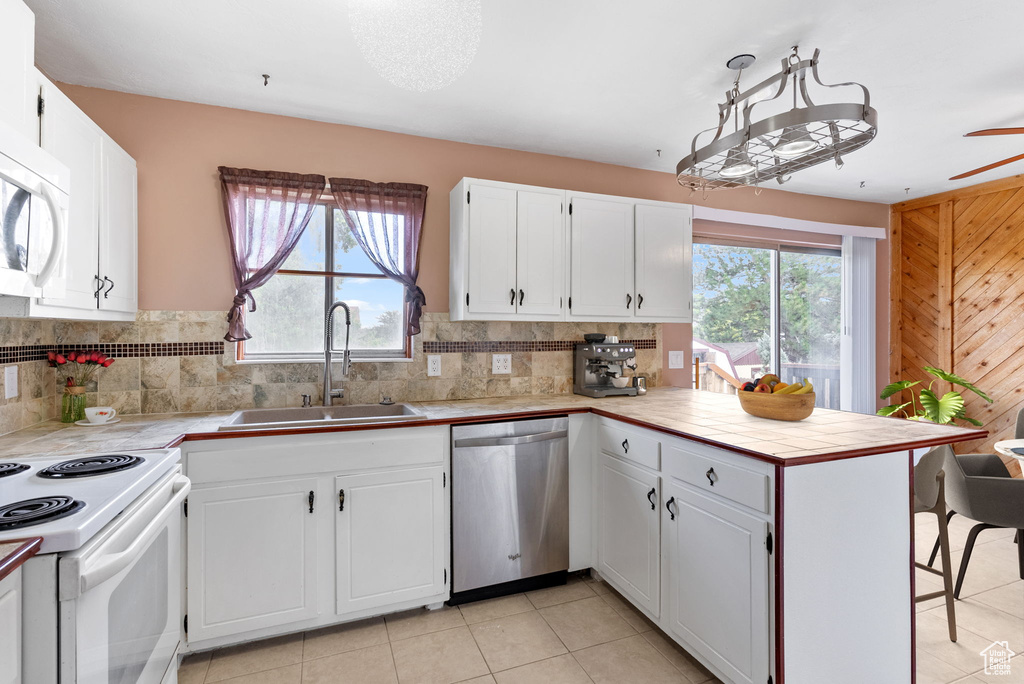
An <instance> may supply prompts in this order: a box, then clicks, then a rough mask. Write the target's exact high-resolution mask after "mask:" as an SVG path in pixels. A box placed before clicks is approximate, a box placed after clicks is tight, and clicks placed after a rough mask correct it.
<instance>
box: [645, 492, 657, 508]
mask: <svg viewBox="0 0 1024 684" xmlns="http://www.w3.org/2000/svg"><path fill="white" fill-rule="evenodd" d="M656 491H657V490H656V489H655V488H654V487H651V491H649V492H647V500H648V501H650V502H651V510H652V511H653V510H654V509H655V508H657V506H655V505H654V499H653V498H651V497H653V496H654V494H655V492H656Z"/></svg>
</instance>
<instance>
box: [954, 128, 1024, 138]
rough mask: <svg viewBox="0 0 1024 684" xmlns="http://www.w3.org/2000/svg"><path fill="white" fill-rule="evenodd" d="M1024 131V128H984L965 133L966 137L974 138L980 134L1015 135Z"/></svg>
mask: <svg viewBox="0 0 1024 684" xmlns="http://www.w3.org/2000/svg"><path fill="white" fill-rule="evenodd" d="M1016 133H1024V128H983V129H981V130H980V131H971V132H970V133H964V137H965V138H974V137H976V136H979V135H1014V134H1016Z"/></svg>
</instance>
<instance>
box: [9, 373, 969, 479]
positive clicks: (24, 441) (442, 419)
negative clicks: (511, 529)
mask: <svg viewBox="0 0 1024 684" xmlns="http://www.w3.org/2000/svg"><path fill="white" fill-rule="evenodd" d="M412 405H413V406H414V407H416V408H417V409H418V410H420V411H421V412H422V413H423V415H424V419H423V420H422V421H418V420H417V421H408V420H407V421H403V422H396V423H390V424H383V425H382V424H379V423H378V424H373V425H361V426H352V425H347V426H331V427H326V428H287V429H283V430H267V431H255V430H239V431H225V432H218V431H217V428H218V427H219V426H220V425H221V424H222V423H223V422H224V421H225V420H226V419H227V418H228V416H229V415H231V414H230V413H228V412H222V413H171V414H147V415H137V416H123V417H122V419H121V420H120V421H119V422H118V423H116V424H114V425H109V426H102V427H78V426H75V425H68V424H64V423H60V422H58V421H49V422H46V423H41V424H39V425H34V426H32V427H30V428H26V429H24V430H19V431H17V432H12V433H10V434H7V435H4V436H2V437H0V458H10V457H12V456H19V457H23V458H24V457H33V456H60V455H71V454H82V453H96V452H109V451H115V450H120V449H149V448H158V447H163V446H167V445H168V444H172V443H176V442H178V441H179V440H180V439H182V438H184V439H187V440H196V439H224V438H231V437H246V436H249V437H254V436H257V435H260V434H262V435H265V434H300V433H309V432H318V431H347V430H366V429H381V428H385V427H412V426H415V425H423V424H444V423H462V422H475V421H478V420H480V419H487V418H495V417H501V418H505V417H508V416H515V417H528V416H529V414H552V413H565V412H573V413H581V412H586V411H593V412H594V413H597V414H598V415H603V416H607V417H609V418H614V419H617V420H624V421H627V422H630V423H633V424H635V425H639V426H641V427H647V428H651V429H655V430H660V431H662V432H666V433H669V434H673V435H678V436H681V437H685V438H688V439H694V440H696V441H699V442H703V443H705V444H709V445H711V446H716V447H720V448H725V449H728V450H730V451H734V452H737V453H741V454H744V455H747V456H752V457H754V458H758V459H760V460H764V461H768V462H771V463H777V464H781V465H798V464H800V463H808V462H815V461H827V460H835V459H840V458H853V457H857V456H866V455H869V454H876V453H886V452H892V451H900V450H905V449H910V448H914V447H926V446H934V445H936V444H946V443H952V442H962V441H968V440H972V439H978V438H981V437H984V436H985V435H986V434H987V433H986V432H985V431H984V430H977V429H966V428H960V427H954V426H949V425H935V424H932V423H922V422H915V421H908V420H902V419H898V418H882V417H879V416H872V415H863V414H860V413H849V412H845V411H831V410H827V409H815V411H814V413H813V414H812V415H811V416H810V417H809V418H807V419H805V420H802V421H798V422H785V421H776V420H767V419H764V418H757V417H755V416H751V415H748V414H746V413H744V412H743V411H742V409H740V406H739V400H738V399H737V398H736V397H735V396H732V395H727V394H715V393H712V392H706V391H700V390H688V389H679V388H671V387H664V388H655V389H651V390H650V391H648V393H647V395H646V396H643V397H606V398H603V399H593V398H590V397H581V396H578V395H575V394H558V395H542V396H538V395H531V396H518V397H492V398H487V399H463V400H457V401H454V400H453V401H432V402H421V403H413V404H412Z"/></svg>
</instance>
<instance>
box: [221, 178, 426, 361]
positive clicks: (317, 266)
mask: <svg viewBox="0 0 1024 684" xmlns="http://www.w3.org/2000/svg"><path fill="white" fill-rule="evenodd" d="M373 218H374V219H375V220H376V221H378V222H379V223H380V224H381V225H383V226H386V227H387V228H389V229H392V230H391V231H390V232H391V233H392V234H394V235H398V236H401V235H403V234H404V231H403V228H404V225H403V223H404V221H405V220H406V219H405V216H403V215H400V214H385V213H380V214H376V215H375V216H374V217H373ZM396 249H397V251H398V253H399V254H400V255H401V256H403V257H404V253H405V249H406V246H405V245H404V244H401V243H400V244H398V245H397V247H396ZM253 296H254V297H255V299H256V303H257V307H256V310H255V311H247V312H246V313H245V326H246V328H247V329H248V330H249V332H250V333H251V334H252V339H250V340H247V341H246V342H245V343H244V344H240V345H239V353H238V355H239V358H240V359H245V360H262V361H267V360H316V361H319V360H321V359H322V358H323V351H324V348H323V345H324V340H323V338H324V318H325V317H326V313H327V309H328V308H329V307H330V305H331V304H332V303H333V302H334V301H337V300H339V299H340V300H344V301H345V302H346V303H347V304H348V305H349V306H350V307H351V309H352V332H351V349H352V357H353V358H356V359H359V358H363V359H370V358H373V359H388V358H390V359H401V358H408V357H409V356H410V353H411V344H410V338H409V336H408V334H407V333H408V330H409V307H408V306H407V305H406V288H405V286H403V284H402V283H400V282H398V281H396V280H394V279H392V278H391V277H389V276H388V275H387V274H385V273H384V272H383V271H382V270H381V269H380V268H379V267H378V266H377V265H376V264H375V263H374V262H373V261H372V260H371V259H370V258H369V256H368V255H367V253H366V252H365V251H364V250H363V248H361V247H360V245H359V243H358V242H357V241H356V238H355V236H353V234H352V232H351V230H350V229H349V225H348V222H347V221H346V220H345V218H344V216H343V215H342V212H341V210H340V209H339V208H338V206H337V204H336V203H335V201H334V199H333V198H331V197H325V198H324V199H323V200H322V201H321V202H320V203H318V204H317V206H316V207H315V209H314V212H313V215H312V217H311V219H310V221H309V224H308V225H307V226H306V230H305V231H304V232H303V234H302V237H301V238H300V240H299V242H298V244H297V245H296V246H295V249H294V250H293V251H292V253H291V254H290V255H289V256H288V258H287V259H286V260H285V262H284V263H283V264H282V266H281V269H280V270H279V271H278V272H277V273H276V274H275V275H274V276H273V277H272V278H271V279H270V280H269V281H268V282H267V283H266V284H265V285H263V286H262V287H261V288H259V289H258V290H255V291H254V292H253ZM335 326H336V327H335V331H334V334H335V339H336V340H344V334H345V321H344V317H343V316H339V317H336V319H335Z"/></svg>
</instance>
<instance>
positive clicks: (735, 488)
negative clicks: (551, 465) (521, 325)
mask: <svg viewBox="0 0 1024 684" xmlns="http://www.w3.org/2000/svg"><path fill="white" fill-rule="evenodd" d="M412 406H413V408H414V409H416V410H418V411H419V412H421V414H422V419H416V420H407V421H404V422H402V423H395V424H390V425H387V424H385V425H382V424H375V425H364V426H344V427H337V426H336V427H331V428H319V429H315V428H302V429H298V428H294V429H284V430H268V431H247V432H241V431H239V432H234V431H218V427H220V425H221V424H222V423H223V422H224V421H225V420H226V418H227V414H166V415H145V416H125V418H124V420H123V422H122V423H120V424H118V425H116V426H113V425H112V426H109V427H100V428H95V429H94V431H93V432H92V433H90V436H89V442H87V443H83V442H82V441H80V440H79V439H74V437H72V434H73V433H72V432H71V431H72V430H74V428H68V427H66V426H62V425H61V424H60V423H56V422H49V423H44V424H42V425H39V426H36V427H33V428H31V429H28V430H23V431H20V432H15V433H12V434H10V435H7V436H5V437H4V438H3V439H2V440H0V450H2V451H0V453H3V454H4V456H5V457H6V456H13V455H18V456H22V457H25V456H26V455H29V454H33V453H47V454H51V455H53V454H59V453H60V452H61V451H62V450H64V451H67V452H68V453H71V452H75V453H82V452H83V451H85V450H89V449H94V450H97V451H110V450H112V449H118V448H125V447H126V446H127V445H129V444H130V445H132V446H133V447H135V448H139V447H158V446H171V445H180V446H181V448H182V451H183V460H184V463H185V468H186V472H187V474H188V475H189V477H190V478H192V479H193V482H194V483H195V484H194V486H195V489H194V490H193V494H192V496H191V497H190V498H191V499H195V500H196V502H194V503H193V508H194V509H196V510H197V511H201V508H200V504H199V503H198V502H199V501H201V500H202V497H203V496H204V491H205V492H207V493H210V492H215V491H217V490H218V489H230V487H229V486H228V485H230V486H231V487H240V486H247V487H268V486H271V485H272V484H273V482H274V480H275V479H276V480H282V479H283V478H284V477H285V476H287V477H290V478H298V477H303V478H306V479H303V480H302V481H301V482H302V487H301V488H300V489H302V490H303V491H304V490H305V489H309V490H310V492H311V493H313V492H314V491H315V492H316V493H317V496H320V495H321V494H322V495H323V496H325V497H329V496H330V492H331V491H332V487H334V486H335V485H334V482H335V477H334V476H333V475H331V476H329V477H328V476H319V477H314V475H316V474H317V473H322V472H326V471H328V470H331V471H342V470H345V469H346V468H353V467H355V466H353V465H352V464H353V463H357V464H358V467H359V468H364V469H372V468H380V467H382V466H383V465H386V463H384V462H379V463H376V464H374V463H373V459H372V458H370V456H372V455H373V454H374V453H376V452H375V451H373V450H374V449H378V450H380V449H383V450H385V451H387V454H391V455H396V458H403V459H406V461H408V462H409V463H411V464H412V465H427V464H430V465H432V466H433V467H436V469H437V470H438V472H439V473H443V477H444V479H447V477H448V468H449V437H448V430H449V426H451V425H454V424H463V423H471V422H480V421H485V420H494V419H499V420H502V419H511V418H534V417H541V416H550V415H566V414H568V415H569V417H570V428H569V435H570V447H569V448H570V457H569V458H570V466H569V468H570V470H569V480H570V490H569V491H570V569H571V570H588V569H593V570H595V571H596V572H597V573H599V574H600V575H601V577H602V578H603V579H605V580H606V581H608V582H609V584H611V585H612V586H613V587H614V588H615V589H616V590H618V591H619V592H620V593H621V594H622V595H623V596H625V597H627V598H628V599H629V600H630V601H631V602H632V603H633V605H634V606H635V607H636V608H637V609H639V610H640V611H641V612H643V613H644V615H645V616H647V617H648V618H649V619H650V620H652V621H653V622H654V623H655V624H657V625H658V626H659V627H660V628H661V629H662V630H663V631H665V632H666V633H668V634H670V635H672V636H673V637H674V638H675V639H676V640H677V641H679V643H681V644H682V645H683V646H684V647H686V648H687V650H689V651H690V652H691V653H693V654H694V655H695V656H696V657H698V658H699V659H700V660H701V661H702V662H703V663H704V664H705V665H706V666H708V667H709V669H711V670H712V671H713V672H715V673H716V674H717V675H718V676H719V677H720V678H722V679H724V680H725V681H733V682H751V683H754V682H764V681H769V676H771V677H772V678H773V679H772V680H771V681H773V682H780V681H788V682H791V683H792V682H812V681H820V679H819V676H820V672H819V671H818V665H817V664H818V663H820V662H830V663H837V662H843V663H844V664H845V666H844V668H843V669H842V670H840V671H837V672H835V673H832V674H831V675H830V681H835V682H846V681H849V682H863V681H893V682H897V681H902V682H910V681H911V673H912V671H913V656H912V654H913V647H912V644H913V637H912V629H913V627H912V620H913V614H914V613H913V603H912V594H913V590H912V557H911V551H910V549H911V546H912V537H911V526H910V515H909V511H910V496H911V486H912V469H911V464H912V461H911V458H910V453H911V450H912V449H920V448H926V447H930V446H934V445H938V444H945V443H954V442H959V441H965V440H969V439H975V438H977V437H978V436H980V435H982V434H983V432H982V431H978V430H965V429H961V428H955V427H948V426H938V425H931V424H924V423H918V422H910V421H902V420H897V419H891V418H880V417H877V416H866V415H861V414H855V413H847V412H839V411H828V410H822V409H818V410H816V411H815V413H814V414H813V415H812V416H811V417H810V418H808V419H807V420H804V421H800V422H794V423H784V422H778V421H770V420H765V419H761V418H756V417H753V416H749V415H747V414H745V413H743V412H742V411H741V410H740V409H739V405H738V402H737V399H736V397H734V396H727V395H719V394H714V393H709V392H701V391H697V390H686V389H672V388H655V389H652V390H651V391H650V392H649V393H648V394H647V395H646V396H644V397H637V398H607V399H591V398H587V397H581V396H576V395H549V396H525V397H502V398H489V399H478V400H462V401H443V402H424V403H417V404H413V405H412ZM74 434H77V435H80V434H81V433H80V432H78V433H74ZM388 444H390V445H392V446H393V447H394V448H390V447H387V445H388ZM389 448H390V450H388V449H389ZM435 450H436V453H435ZM385 457H386V458H391V456H390V455H389V456H385ZM382 458H384V457H382ZM419 458H421V459H422V463H416V459H419ZM318 459H319V460H318ZM324 459H331V463H332V464H333V465H331V466H330V468H328V467H326V466H323V465H322V464H323V463H326V462H327V461H326V460H324ZM409 459H412V460H411V461H410V460H409ZM314 462H315V464H314ZM346 462H349V464H348V465H346ZM403 463H405V461H403ZM239 464H242V465H244V466H245V467H246V471H245V472H244V473H241V474H240V473H239V472H238V469H237V468H238V466H239ZM396 464H397V462H396ZM399 465H400V464H399ZM609 467H611V468H613V469H617V470H615V472H619V473H622V472H626V473H628V475H629V477H630V481H636V482H637V483H641V482H642V483H644V484H642V485H641V484H638V486H639V487H640V489H643V490H644V491H643V492H642V494H646V493H648V492H647V488H648V484H647V483H650V484H649V486H650V487H652V488H653V489H654V490H655V495H654V496H653V497H652V498H651V499H650V502H651V503H650V504H649V507H648V503H647V501H648V499H646V498H644V497H642V496H640V497H634V498H638V499H639V503H638V505H637V507H636V509H635V510H629V509H627V510H613V509H612V507H613V506H620V507H621V506H623V503H622V502H623V501H626V502H627V503H626V504H625V505H626V506H630V505H632V504H631V503H629V502H630V501H632V499H631V498H630V496H629V492H628V491H625V492H622V491H620V492H616V495H615V496H607V497H605V496H602V495H601V492H603V491H605V490H604V489H602V486H603V485H602V483H603V482H604V483H605V485H607V484H608V483H612V484H614V482H615V481H616V480H606V479H605V478H606V475H607V474H608V473H609V472H612V471H611V470H608V468H609ZM304 468H308V471H307V470H304ZM232 471H233V474H231V472H232ZM348 477H352V476H348ZM341 478H342V476H339V478H338V479H339V480H340V479H341ZM438 479H439V480H440V479H441V478H440V477H439V478H438ZM307 483H312V484H307ZM438 486H439V487H440V486H442V485H441V484H440V482H439V483H438ZM321 490H322V491H321ZM638 491H639V490H638ZM336 495H337V492H335V496H336ZM620 495H621V496H620ZM442 498H443V497H442ZM655 502H657V504H658V505H657V506H655ZM304 505H305V504H304ZM444 505H445V506H447V505H448V504H447V499H445V504H444ZM337 510H338V506H337V505H335V506H334V508H333V511H334V512H333V513H332V512H331V511H332V509H331V507H330V506H327V507H325V512H324V513H323V515H324V516H331V515H337V514H338V513H337ZM644 511H646V513H644ZM638 514H639V515H640V517H639V518H638V517H637V515H638ZM317 515H320V509H318V510H317ZM447 516H448V513H447V511H446V512H445V513H444V515H443V516H442V517H441V518H442V519H441V522H442V523H443V521H445V520H447ZM314 517H317V516H307V518H314ZM202 520H203V514H202V513H201V512H200V513H198V514H196V515H193V516H191V517H190V518H189V519H188V526H189V527H188V535H189V539H190V542H189V544H190V559H189V572H190V578H191V579H190V582H189V586H190V589H191V587H192V586H194V584H195V583H196V582H198V581H199V579H200V578H198V577H193V572H194V567H195V563H196V558H195V557H194V556H196V555H197V554H201V553H204V552H206V551H208V550H204V549H202V548H201V546H194V544H197V543H198V542H197V541H195V540H198V539H199V538H200V536H201V535H199V534H197V532H198V530H196V529H194V528H193V527H192V526H193V525H199V524H201V521H202ZM298 520H299V521H300V523H302V524H307V525H308V524H309V523H307V522H305V520H306V518H298ZM634 521H640V523H642V524H643V525H645V526H646V527H644V528H642V529H632V528H630V526H629V525H631V524H634ZM331 527H332V522H331V520H329V519H328V518H327V517H325V518H324V520H323V521H321V524H320V526H319V529H322V530H327V529H330V528H331ZM439 527H440V529H443V530H447V526H446V525H444V524H441V525H439ZM253 536H254V538H262V535H253ZM326 539H327V540H328V542H330V543H333V539H334V537H333V534H332V535H331V536H330V537H327V538H326ZM638 539H640V540H643V546H642V551H643V552H642V553H638V551H637V549H638V547H637V546H636V541H637V540H638ZM439 543H440V544H442V546H441V548H442V549H447V548H448V540H447V539H446V538H445V539H442V540H439ZM622 549H628V550H629V553H628V554H623V553H620V551H621V550H622ZM328 555H330V556H331V558H330V560H331V561H332V562H333V560H334V556H333V555H332V554H328ZM436 559H437V560H438V562H439V563H441V564H442V565H444V567H443V568H438V570H443V571H444V572H443V579H442V575H441V574H440V573H439V574H438V581H437V583H436V585H433V586H432V587H431V588H430V589H429V593H428V594H426V595H423V596H412V597H410V598H408V599H407V600H405V599H403V600H400V601H397V602H392V603H387V604H386V605H381V606H373V605H370V604H366V605H362V604H361V605H359V606H356V609H353V610H349V611H348V612H346V611H345V610H342V604H341V593H342V592H341V587H340V585H339V587H338V588H337V599H338V602H337V603H336V602H335V600H334V599H335V589H336V587H335V586H334V583H333V581H327V582H325V581H323V580H319V581H320V582H321V585H320V591H319V593H317V592H316V591H313V593H312V594H309V595H307V596H305V598H304V602H303V603H302V606H301V607H302V608H303V610H300V611H297V612H295V613H294V614H293V616H292V618H289V619H286V620H285V621H284V622H276V623H275V621H274V620H273V619H271V618H269V617H268V616H270V615H272V614H275V613H274V611H273V610H272V609H271V608H272V607H268V609H267V610H266V614H265V615H263V616H260V618H259V619H257V620H254V619H251V617H250V618H246V619H245V620H240V621H239V622H238V623H236V624H234V626H232V627H230V628H226V627H224V625H223V624H220V625H218V624H215V623H216V620H213V619H212V618H210V619H209V620H206V621H205V622H204V619H205V618H204V614H203V612H202V611H203V610H204V609H205V608H207V607H205V606H204V605H203V604H201V603H200V602H199V601H197V599H196V597H195V596H193V594H192V593H190V594H189V614H190V616H191V617H190V622H191V624H192V625H193V627H192V628H191V630H190V641H189V645H188V649H189V650H203V649H206V648H211V647H219V646H223V645H226V644H230V643H238V642H242V641H248V640H251V639H256V638H263V637H267V636H272V635H274V634H282V633H287V632H291V631H296V630H301V629H309V628H312V627H316V626H319V625H325V624H331V623H333V622H340V621H346V620H349V619H355V618H359V617H365V616H367V615H372V614H380V613H384V612H389V611H391V610H400V609H405V608H410V607H414V606H416V605H426V604H430V603H437V602H439V601H443V600H444V599H445V598H446V596H447V592H448V591H449V589H448V580H447V577H448V570H447V563H448V558H447V552H442V553H441V554H439V557H437V558H436ZM323 563H324V560H323V559H321V560H320V561H316V562H312V563H311V564H310V565H309V567H308V568H307V569H306V572H312V573H313V574H312V575H306V576H307V577H309V578H311V581H312V584H313V585H316V584H317V582H318V580H316V579H315V578H316V574H317V572H321V577H322V576H324V575H327V576H330V572H329V569H328V570H327V571H324V568H328V567H329V566H326V565H323ZM321 566H323V567H321ZM225 576H232V577H235V578H236V581H241V580H239V579H237V578H238V577H239V575H237V574H231V573H230V572H229V573H228V574H227V575H225ZM255 579H258V578H254V580H253V581H255ZM246 581H247V582H248V581H249V580H246ZM217 609H218V610H219V611H222V612H223V611H225V610H228V611H230V610H231V606H226V605H223V604H220V605H218V606H217ZM207 617H209V616H207ZM204 629H206V631H205V632H204ZM204 634H205V635H206V637H208V638H204ZM854 635H856V638H857V639H858V643H861V644H869V645H868V646H866V648H868V647H869V648H870V649H871V652H873V653H875V654H877V657H874V658H863V657H860V655H859V654H857V653H851V652H849V650H848V649H847V648H846V645H847V644H848V643H850V640H851V639H852V638H853V637H854Z"/></svg>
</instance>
